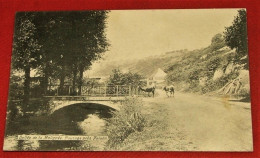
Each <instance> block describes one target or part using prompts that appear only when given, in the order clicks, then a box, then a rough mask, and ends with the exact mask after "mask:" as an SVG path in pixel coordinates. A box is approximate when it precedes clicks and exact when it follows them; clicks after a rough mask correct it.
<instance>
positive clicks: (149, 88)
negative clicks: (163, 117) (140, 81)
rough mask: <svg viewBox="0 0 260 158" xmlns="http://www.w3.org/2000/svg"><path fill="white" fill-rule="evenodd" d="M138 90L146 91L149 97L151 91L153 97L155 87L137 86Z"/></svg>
mask: <svg viewBox="0 0 260 158" xmlns="http://www.w3.org/2000/svg"><path fill="white" fill-rule="evenodd" d="M140 90H141V91H143V92H147V93H148V96H149V97H150V93H151V92H152V94H153V97H154V91H155V87H148V88H142V87H140V86H138V92H140Z"/></svg>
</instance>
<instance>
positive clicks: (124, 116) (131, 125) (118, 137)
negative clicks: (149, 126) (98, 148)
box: [107, 98, 146, 149]
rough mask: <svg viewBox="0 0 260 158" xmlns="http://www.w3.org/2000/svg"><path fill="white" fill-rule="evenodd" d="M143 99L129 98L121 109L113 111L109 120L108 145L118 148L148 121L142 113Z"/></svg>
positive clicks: (111, 147)
mask: <svg viewBox="0 0 260 158" xmlns="http://www.w3.org/2000/svg"><path fill="white" fill-rule="evenodd" d="M142 106H143V105H142V101H141V100H140V99H138V98H131V99H127V100H126V101H124V102H123V103H122V105H121V106H120V110H119V111H115V112H113V113H112V114H113V117H112V118H110V119H109V120H108V127H107V135H108V138H109V140H108V142H107V147H108V148H109V149H118V147H119V145H120V144H121V143H122V142H123V141H124V140H125V139H126V138H127V137H128V136H129V135H130V134H131V133H133V132H140V131H142V130H143V128H144V127H145V124H146V121H145V118H144V117H143V115H142V113H141V109H142Z"/></svg>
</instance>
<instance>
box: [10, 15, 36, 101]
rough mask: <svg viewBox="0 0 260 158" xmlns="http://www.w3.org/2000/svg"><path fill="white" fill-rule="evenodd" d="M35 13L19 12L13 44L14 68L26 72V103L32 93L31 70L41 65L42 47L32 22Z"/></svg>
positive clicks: (24, 99)
mask: <svg viewBox="0 0 260 158" xmlns="http://www.w3.org/2000/svg"><path fill="white" fill-rule="evenodd" d="M33 18H34V15H33V14H29V13H28V14H27V13H18V14H17V17H16V28H15V36H14V45H13V56H12V68H14V69H17V70H22V71H23V72H24V74H25V75H24V97H23V103H24V104H25V105H26V104H28V101H29V94H30V71H31V69H32V68H36V67H37V66H38V65H39V62H38V61H39V60H40V53H39V50H40V47H41V45H40V44H39V43H38V41H37V39H36V38H35V34H36V27H35V25H34V24H33V23H32V21H33Z"/></svg>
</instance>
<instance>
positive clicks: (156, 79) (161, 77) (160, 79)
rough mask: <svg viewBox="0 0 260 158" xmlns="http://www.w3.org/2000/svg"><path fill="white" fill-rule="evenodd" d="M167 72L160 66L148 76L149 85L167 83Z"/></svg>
mask: <svg viewBox="0 0 260 158" xmlns="http://www.w3.org/2000/svg"><path fill="white" fill-rule="evenodd" d="M166 76H167V74H166V73H165V72H164V71H163V70H162V69H160V68H158V69H157V70H156V71H155V72H154V73H153V74H152V75H151V76H150V77H148V78H147V87H152V86H161V85H163V84H165V77H166Z"/></svg>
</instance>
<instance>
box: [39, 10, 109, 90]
mask: <svg viewBox="0 0 260 158" xmlns="http://www.w3.org/2000/svg"><path fill="white" fill-rule="evenodd" d="M107 13H108V12H107V11H84V12H38V13H36V15H37V20H35V21H34V22H35V24H36V26H37V33H38V34H37V35H38V38H39V41H40V43H42V45H43V47H42V49H41V52H42V54H43V56H42V63H41V67H40V69H41V71H42V74H43V76H44V77H45V85H47V84H48V78H49V77H52V78H55V79H59V80H60V88H61V89H62V88H63V86H64V80H65V78H66V77H68V78H71V77H72V79H71V80H72V85H73V90H74V89H75V87H76V85H78V86H79V89H80V88H81V85H82V84H83V72H84V71H85V70H86V69H88V68H89V67H90V66H91V64H92V62H93V61H94V60H98V59H99V58H100V57H101V55H102V53H104V52H105V51H106V50H107V48H108V46H109V44H108V42H107V40H106V35H105V27H106V25H105V20H106V18H107ZM45 89H46V86H45ZM79 92H81V90H79Z"/></svg>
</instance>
